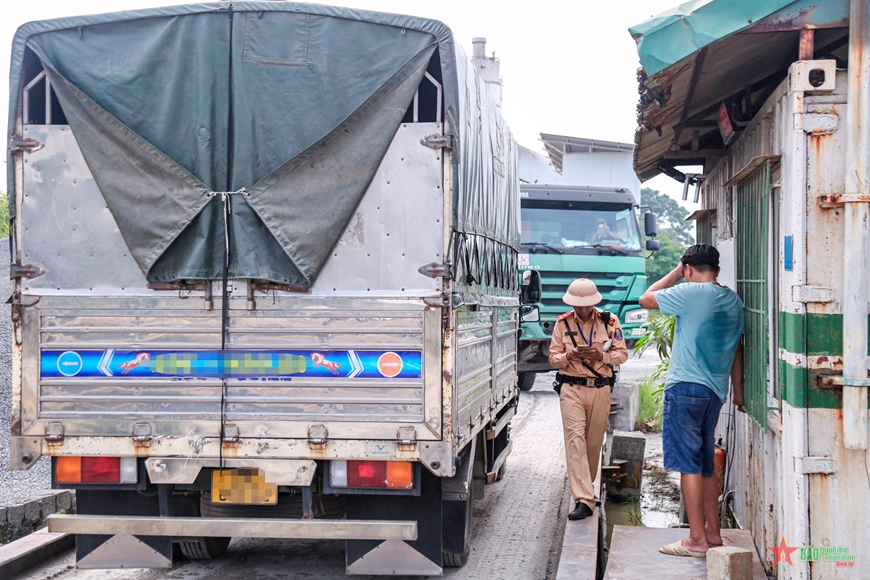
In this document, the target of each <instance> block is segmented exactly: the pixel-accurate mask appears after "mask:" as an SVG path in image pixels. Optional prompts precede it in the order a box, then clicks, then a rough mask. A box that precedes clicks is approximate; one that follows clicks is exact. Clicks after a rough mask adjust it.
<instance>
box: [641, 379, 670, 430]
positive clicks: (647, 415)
mask: <svg viewBox="0 0 870 580" xmlns="http://www.w3.org/2000/svg"><path fill="white" fill-rule="evenodd" d="M663 397H664V385H660V384H657V383H656V382H655V381H654V380H653V379H652V377H651V376H648V377H645V378H644V379H643V381H641V383H640V394H639V396H638V405H637V420H636V422H635V425H634V430H635V431H652V432H655V433H658V432H659V431H661V430H662V411H663V410H664V408H663V406H662V405H663Z"/></svg>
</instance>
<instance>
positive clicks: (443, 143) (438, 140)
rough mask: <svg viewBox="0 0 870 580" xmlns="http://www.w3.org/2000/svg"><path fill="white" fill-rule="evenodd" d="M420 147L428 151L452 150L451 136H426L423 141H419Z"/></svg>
mask: <svg viewBox="0 0 870 580" xmlns="http://www.w3.org/2000/svg"><path fill="white" fill-rule="evenodd" d="M420 145H425V146H426V147H429V148H430V149H453V135H439V134H437V133H436V134H434V135H427V136H426V138H425V139H420Z"/></svg>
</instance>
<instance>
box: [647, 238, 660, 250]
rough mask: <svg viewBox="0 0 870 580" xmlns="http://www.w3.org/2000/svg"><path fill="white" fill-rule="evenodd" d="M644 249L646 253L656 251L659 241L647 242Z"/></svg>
mask: <svg viewBox="0 0 870 580" xmlns="http://www.w3.org/2000/svg"><path fill="white" fill-rule="evenodd" d="M646 249H647V251H648V252H655V251H658V249H659V241H658V240H647V241H646Z"/></svg>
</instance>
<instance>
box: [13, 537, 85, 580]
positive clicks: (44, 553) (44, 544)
mask: <svg viewBox="0 0 870 580" xmlns="http://www.w3.org/2000/svg"><path fill="white" fill-rule="evenodd" d="M73 546H75V536H73V535H71V534H51V533H48V531H47V530H46V529H45V528H43V529H41V530H38V531H36V532H34V533H32V534H30V535H28V536H25V537H23V538H21V539H19V540H16V541H14V542H12V543H10V544H6V545H4V546H0V578H11V577H12V576H15V575H17V574H22V573H24V572H26V571H27V570H28V569H29V568H31V567H33V566H36V565H38V564H39V563H41V562H44V561H45V560H46V559H48V558H51V557H52V556H54V555H56V554H59V553H61V552H63V551H65V550H68V549H70V548H72V547H73Z"/></svg>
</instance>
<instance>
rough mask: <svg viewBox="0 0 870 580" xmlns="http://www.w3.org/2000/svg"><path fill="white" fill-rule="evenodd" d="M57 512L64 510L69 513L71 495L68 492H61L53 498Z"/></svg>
mask: <svg viewBox="0 0 870 580" xmlns="http://www.w3.org/2000/svg"><path fill="white" fill-rule="evenodd" d="M54 501H55V506H56V507H57V511H61V510H66V511H67V512H69V511H70V510H71V509H72V494H71V493H70V492H69V491H62V492H60V493H59V494H57V495H56V496H55V498H54Z"/></svg>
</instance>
